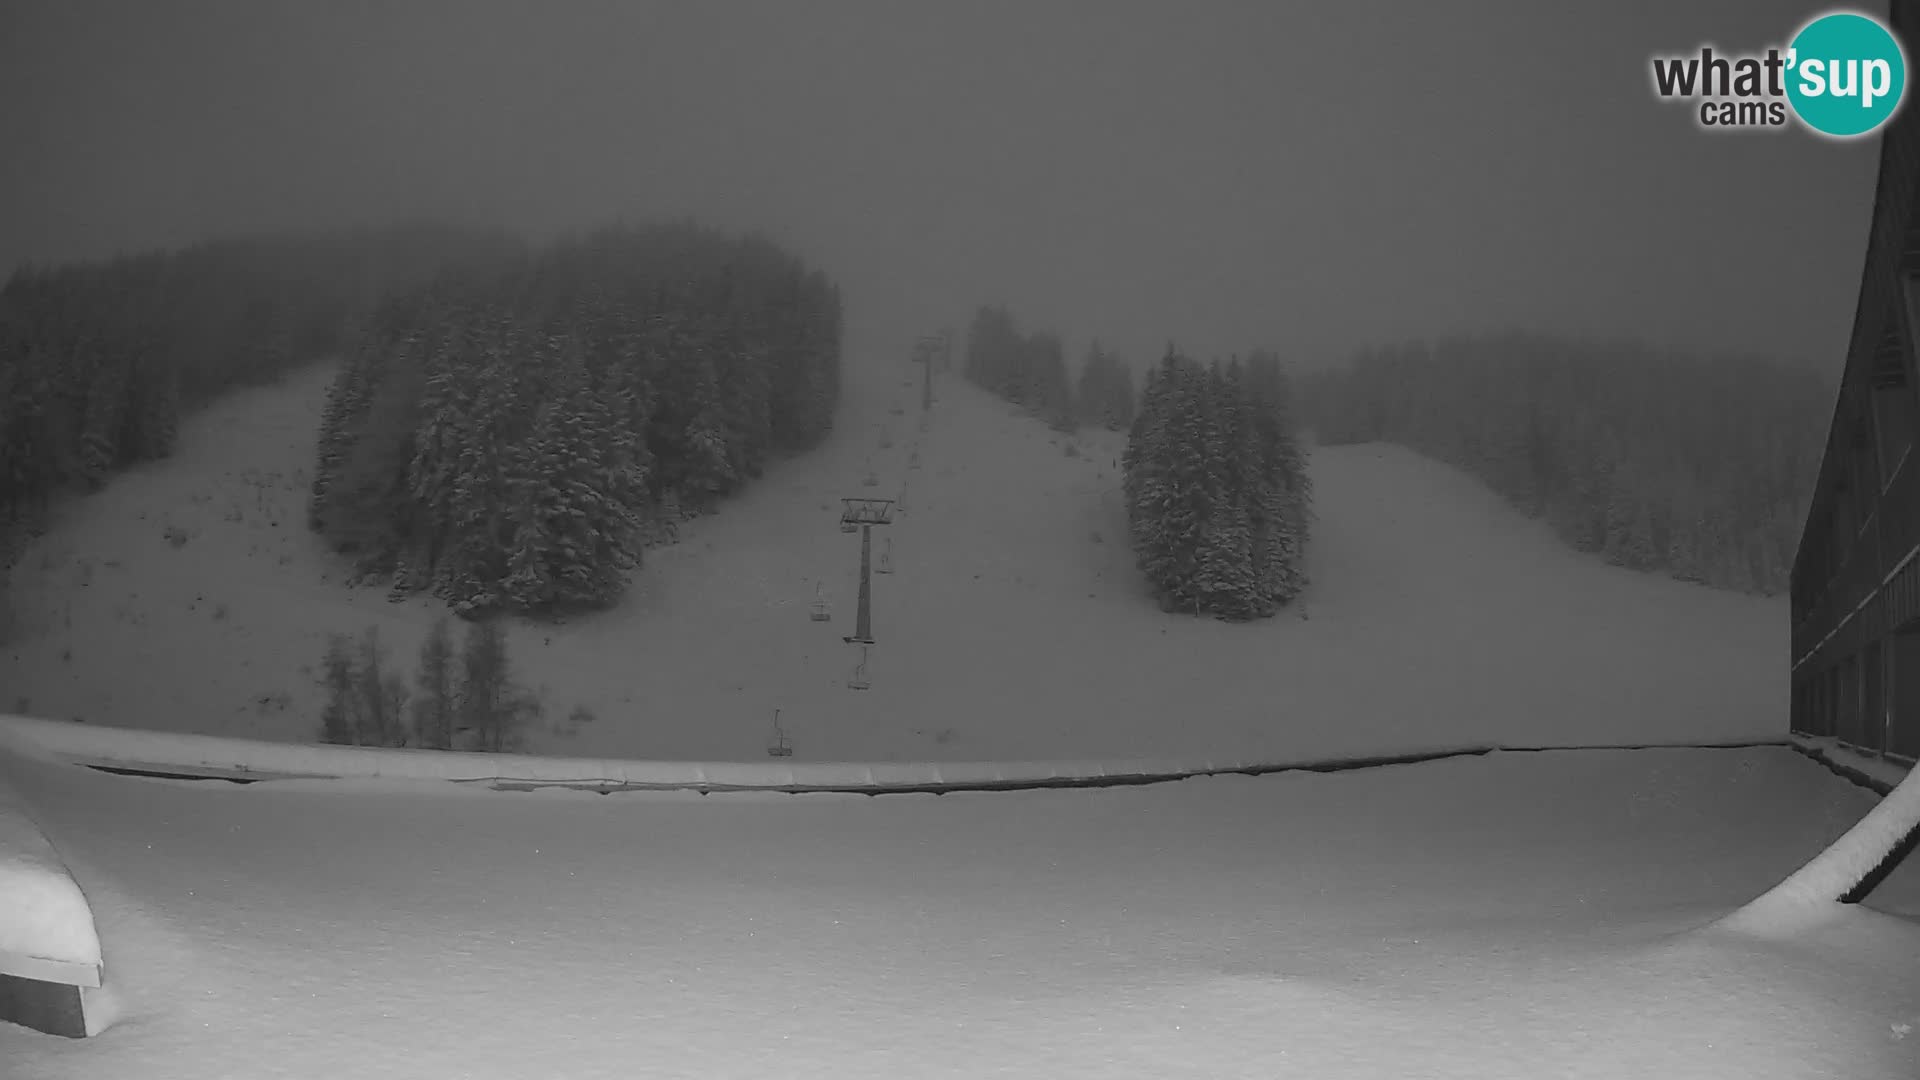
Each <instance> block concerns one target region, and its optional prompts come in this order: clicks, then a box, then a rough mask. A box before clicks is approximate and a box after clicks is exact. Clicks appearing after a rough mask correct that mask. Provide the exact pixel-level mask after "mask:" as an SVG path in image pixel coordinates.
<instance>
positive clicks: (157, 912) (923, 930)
mask: <svg viewBox="0 0 1920 1080" xmlns="http://www.w3.org/2000/svg"><path fill="white" fill-rule="evenodd" d="M0 774H3V775H4V776H5V777H6V778H8V779H10V780H11V781H12V782H13V783H14V784H15V786H16V787H17V789H18V790H19V791H21V792H22V793H23V794H24V796H25V798H26V800H27V802H28V804H29V805H31V806H32V808H33V809H34V811H35V814H36V816H37V817H38V818H39V819H40V821H41V823H42V825H43V826H44V827H45V829H46V830H47V832H48V834H49V835H50V836H51V837H52V839H53V841H54V843H55V844H56V845H57V847H58V848H59V849H60V852H61V854H62V856H63V857H64V859H65V861H66V863H67V865H68V866H69V867H70V868H71V869H72V871H73V873H74V874H75V876H76V878H77V879H78V881H79V882H80V884H81V886H82V888H83V889H84V890H85V891H86V894H87V897H88V899H89V900H90V901H91V904H92V907H93V915H94V919H95V920H96V922H97V924H98V926H99V930H100V937H101V940H102V942H103V945H104V954H105V967H106V973H107V987H106V992H105V994H104V995H103V996H102V998H101V1004H102V1009H103V1011H104V1012H105V1013H106V1014H107V1015H110V1016H111V1017H113V1018H115V1019H117V1020H118V1022H117V1023H116V1024H115V1025H114V1026H112V1027H111V1028H109V1029H108V1030H107V1031H105V1032H104V1033H103V1034H101V1035H98V1036H96V1037H95V1038H92V1039H88V1040H85V1041H80V1042H75V1041H71V1040H65V1039H59V1038H55V1037H52V1036H41V1035H38V1034H36V1033H33V1032H30V1031H27V1030H25V1029H22V1028H16V1027H9V1026H5V1025H0V1062H4V1063H5V1066H6V1075H8V1076H9V1077H19V1078H21V1080H67V1078H79V1077H97V1076H139V1077H142V1078H147V1080H173V1078H193V1080H207V1078H225V1077H234V1078H240V1077H246V1078H254V1077H269V1076H277V1077H297V1078H307V1077H312V1078H319V1077H334V1076H355V1077H365V1078H379V1077H405V1078H409V1080H412V1078H417V1077H429V1076H431V1077H455V1076H458V1077H465V1078H471V1080H490V1078H494V1077H502V1078H506V1077H511V1078H515V1080H519V1078H524V1077H527V1076H565V1077H568V1078H570V1080H586V1078H593V1077H621V1078H633V1077H693V1076H699V1077H766V1076H782V1077H815V1076H818V1077H826V1076H833V1077H839V1078H859V1077H882V1076H884V1077H908V1078H912V1077H956V1078H958V1077H977V1076H1007V1077H1035V1078H1046V1080H1061V1078H1070V1077H1080V1076H1085V1077H1102V1078H1125V1077H1141V1078H1149V1077H1151V1078H1173V1077H1206V1078H1209V1080H1213V1078H1220V1077H1248V1078H1254V1077H1258V1078H1263V1080H1264V1078H1267V1077H1289V1076H1302V1077H1315V1078H1321V1077H1325V1078H1347V1077H1369V1078H1371V1077H1395V1078H1398V1077H1408V1076H1419V1077H1431V1078H1436V1080H1444V1078H1451V1077H1461V1078H1469V1077H1470V1078H1475V1080H1502V1078H1508V1077H1512V1078H1525V1080H1536V1078H1538V1077H1543V1076H1554V1077H1594V1078H1600V1077H1606V1078H1617V1077H1622V1076H1687V1077H1722V1076H1724V1077H1742V1078H1755V1080H1767V1078H1788V1077H1792V1078H1806V1077H1821V1078H1830V1077H1838V1078H1846V1080H1853V1078H1861V1080H1880V1078H1885V1080H1895V1078H1902V1080H1904V1078H1909V1077H1912V1076H1914V1075H1920V923H1917V922H1916V921H1915V919H1916V917H1920V877H1917V876H1916V874H1915V873H1914V871H1913V870H1912V869H1906V870H1902V871H1900V872H1899V873H1897V874H1896V876H1895V877H1894V878H1892V879H1890V880H1889V882H1888V883H1887V885H1885V886H1883V888H1882V890H1881V892H1880V893H1879V894H1877V895H1876V897H1875V900H1874V903H1875V904H1876V905H1877V906H1878V907H1879V909H1880V910H1873V909H1867V908H1854V909H1847V910H1845V911H1843V912H1841V913H1839V915H1838V916H1837V917H1836V918H1833V919H1831V920H1828V921H1826V922H1824V923H1822V924H1821V925H1819V926H1817V927H1814V928H1812V929H1810V930H1808V931H1806V932H1804V933H1802V934H1800V935H1799V936H1798V937H1796V938H1794V939H1793V940H1790V941H1771V940H1766V939H1763V938H1754V937H1749V936H1743V935H1735V934H1729V933H1726V932H1722V931H1714V930H1701V929H1699V928H1702V927H1707V926H1708V925H1710V924H1711V923H1712V922H1713V921H1714V920H1716V919H1718V918H1720V917H1721V916H1723V915H1725V914H1726V913H1727V912H1729V911H1732V910H1734V909H1735V908H1737V907H1738V906H1739V905H1741V904H1742V903H1744V902H1745V901H1747V900H1749V899H1750V898H1752V897H1754V896H1756V895H1759V894H1761V893H1762V892H1764V891H1765V890H1766V889H1767V888H1768V887H1770V886H1771V885H1773V884H1774V883H1775V882H1777V881H1779V880H1780V879H1781V878H1783V877H1784V876H1786V875H1787V874H1788V873H1789V872H1791V871H1792V870H1793V869H1794V868H1795V867H1796V866H1798V865H1800V864H1801V863H1803V862H1805V861H1806V860H1807V859H1808V858H1810V857H1811V856H1812V855H1813V854H1815V853H1816V852H1818V851H1819V850H1820V849H1821V848H1822V847H1823V846H1824V845H1825V844H1827V843H1828V842H1829V841H1830V840H1831V839H1832V838H1833V837H1835V836H1837V835H1838V834H1839V833H1840V832H1842V831H1844V830H1845V829H1846V828H1847V827H1848V826H1849V825H1851V824H1852V823H1853V822H1854V821H1856V820H1857V819H1859V818H1860V817H1861V816H1862V815H1863V814H1864V813H1865V812H1866V811H1867V810H1868V808H1869V807H1870V806H1872V805H1873V803H1874V798H1873V796H1871V795H1869V794H1867V793H1865V792H1863V791H1861V790H1860V789H1858V788H1856V787H1854V786H1852V785H1850V784H1847V783H1846V782H1844V781H1842V780H1839V779H1838V778H1836V777H1834V776H1833V775H1832V774H1831V773H1829V772H1827V771H1826V770H1825V769H1823V768H1821V767H1820V766H1819V765H1817V764H1815V763H1813V762H1811V761H1808V760H1806V759H1805V758H1803V757H1801V756H1799V755H1797V754H1795V753H1793V752H1791V751H1789V750H1784V749H1778V748H1757V749H1748V750H1715V751H1708V750H1641V751H1569V752H1555V753H1546V754H1494V755H1491V756H1488V757H1484V758H1462V759H1454V760H1449V761H1443V762H1434V763H1429V764H1421V765H1409V766H1396V767H1389V768H1383V769H1378V770H1369V771H1364V772H1355V773H1344V774H1339V775H1329V776H1321V775H1312V774H1285V775H1278V776H1268V777H1257V778H1248V777H1223V778H1213V779H1203V780H1190V781H1183V782H1179V783H1173V784H1164V785H1155V786H1151V787H1143V788H1113V789H1098V790H1086V791H1036V792H1016V793H991V794H984V793H983V794H957V795H948V796H938V797H936V796H925V795H901V796H885V797H881V798H866V797H862V796H834V795H806V796H793V795H713V796H700V795H649V794H633V795H620V796H608V797H602V796H598V795H592V794H586V793H580V792H542V793H529V794H517V793H501V792H493V791H485V790H475V789H471V788H464V787H459V786H456V785H450V784H444V783H438V784H420V783H417V782H416V783H408V782H398V781H357V782H356V781H333V782H314V781H288V782H276V783H271V784H259V785H253V786H250V787H235V786H231V785H227V784H221V783H204V782H200V783H195V782H175V781H154V780H144V779H134V778H127V777H115V776H107V775H102V774H98V773H94V772H90V771H87V770H81V769H77V768H74V767H72V766H65V765H56V764H52V763H49V762H45V761H43V760H39V759H35V758H28V757H20V756H17V755H11V754H5V753H0ZM1903 916H1904V917H1903Z"/></svg>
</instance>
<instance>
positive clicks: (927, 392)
mask: <svg viewBox="0 0 1920 1080" xmlns="http://www.w3.org/2000/svg"><path fill="white" fill-rule="evenodd" d="M950 348H951V346H950V345H949V344H948V343H947V339H946V335H944V334H935V335H933V336H932V337H923V338H921V339H920V340H919V341H916V342H914V346H913V359H914V361H915V362H916V363H918V364H919V365H920V367H921V369H922V374H924V375H925V376H926V378H925V380H924V381H923V382H921V384H920V411H921V412H932V411H933V365H934V364H935V363H936V362H938V361H939V360H940V359H941V358H942V357H943V356H946V355H947V353H948V351H949V349H950Z"/></svg>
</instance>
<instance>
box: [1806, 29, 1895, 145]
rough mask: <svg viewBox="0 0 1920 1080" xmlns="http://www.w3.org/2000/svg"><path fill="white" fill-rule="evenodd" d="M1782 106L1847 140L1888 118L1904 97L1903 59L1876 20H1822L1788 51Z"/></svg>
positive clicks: (1812, 125) (1816, 127)
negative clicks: (1785, 84)
mask: <svg viewBox="0 0 1920 1080" xmlns="http://www.w3.org/2000/svg"><path fill="white" fill-rule="evenodd" d="M1787 65H1788V74H1787V101H1788V103H1789V104H1791V105H1792V106H1793V111H1794V113H1795V114H1796V115H1798V116H1799V117H1800V120H1801V122H1802V123H1804V124H1806V125H1807V126H1808V127H1810V128H1812V129H1813V130H1815V131H1817V132H1819V133H1820V134H1822V135H1827V136H1831V137H1833V138H1836V139H1852V138H1856V137H1858V136H1861V135H1866V134H1869V133H1871V132H1873V131H1875V130H1878V129H1879V127H1880V125H1882V124H1884V123H1886V122H1887V121H1888V120H1889V119H1892V117H1893V114H1894V112H1895V111H1896V110H1898V109H1899V108H1900V102H1901V100H1902V99H1904V98H1905V97H1906V92H1907V57H1906V54H1905V53H1904V52H1902V51H1901V48H1900V42H1899V41H1897V40H1895V38H1894V36H1893V34H1892V33H1890V32H1888V30H1887V28H1886V27H1884V26H1882V25H1880V22H1879V20H1877V19H1873V18H1869V17H1868V16H1865V15H1857V14H1855V13H1853V12H1850V11H1842V12H1835V13H1834V14H1831V15H1822V16H1820V17H1819V18H1817V19H1815V20H1813V21H1812V22H1810V23H1808V24H1807V25H1806V26H1804V27H1802V28H1801V30H1800V33H1798V34H1797V35H1795V36H1794V39H1793V41H1792V43H1791V44H1789V45H1788V47H1787Z"/></svg>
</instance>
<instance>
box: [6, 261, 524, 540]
mask: <svg viewBox="0 0 1920 1080" xmlns="http://www.w3.org/2000/svg"><path fill="white" fill-rule="evenodd" d="M516 246H517V245H516V243H515V242H514V241H512V240H511V239H509V238H507V237H505V236H503V235H500V234H495V233H489V232H478V231H471V230H465V229H460V228H455V227H451V226H441V225H433V224H413V225H406V226H401V227H396V228H392V229H385V230H378V231H364V232H355V233H341V234H327V235H311V236H283V237H254V238H243V239H234V240H223V241H219V242H215V243H207V244H200V245H197V246H194V247H191V248H187V249H185V250H182V251H178V252H155V253H149V254H144V255H137V256H129V257H124V258H116V259H110V260H106V261H101V262H90V263H77V264H73V265H67V266H58V267H42V266H31V265H29V266H23V267H20V268H18V269H16V270H15V271H14V272H13V273H12V274H11V275H9V277H8V278H7V280H6V283H5V285H4V286H0V519H4V520H5V521H7V522H12V523H19V522H22V521H23V520H28V519H31V518H33V517H34V516H36V515H37V514H38V513H40V512H43V511H44V510H45V508H46V506H47V503H48V501H49V500H50V499H51V498H53V497H54V496H56V495H58V494H60V493H61V492H64V491H70V490H91V489H95V488H98V487H99V486H101V485H102V484H104V483H106V481H107V479H108V478H109V477H111V476H112V475H113V473H114V472H116V471H117V470H119V469H122V468H125V467H126V466H128V465H131V464H134V463H136V462H140V461H149V460H153V459H155V458H160V457H164V456H165V455H166V454H168V453H169V452H170V451H171V449H172V446H173V439H174V434H175V431H176V430H177V428H178V424H179V420H180V418H181V417H182V416H183V415H185V414H186V413H188V412H191V411H192V410H194V409H197V408H198V407H200V406H202V405H204V404H206V403H207V402H209V401H211V400H213V399H214V398H216V397H218V396H220V395H221V394H223V393H225V392H227V391H228V390H231V389H234V388H236V387H240V386H244V385H248V384H255V383H261V382H267V381H271V380H272V379H273V378H275V377H276V376H278V375H280V374H281V373H283V372H285V371H287V370H289V369H291V368H294V367H298V366H300V365H302V364H305V363H308V362H310V361H312V360H313V359H314V358H316V357H318V356H322V355H326V354H328V353H331V352H333V351H335V350H337V349H339V348H340V346H341V344H342V342H343V341H344V340H345V339H346V338H347V337H348V335H349V334H350V333H351V331H352V328H353V327H354V326H355V325H356V324H357V323H358V322H359V321H360V319H362V318H363V317H364V316H365V315H366V314H367V313H368V312H369V311H370V310H371V309H372V307H373V305H374V304H375V303H377V302H378V299H379V298H380V297H382V296H384V295H387V294H389V293H391V292H392V291H394V290H396V289H401V288H408V287H412V286H414V285H417V284H419V283H421V282H424V281H426V280H428V279H430V278H431V277H432V276H434V275H435V274H437V273H439V272H440V271H441V270H443V269H445V268H446V267H448V266H450V265H458V264H460V263H462V262H465V261H469V260H472V259H477V258H497V257H499V256H500V255H501V253H503V252H512V251H514V250H515V248H516Z"/></svg>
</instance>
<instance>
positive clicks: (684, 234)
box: [309, 223, 841, 617]
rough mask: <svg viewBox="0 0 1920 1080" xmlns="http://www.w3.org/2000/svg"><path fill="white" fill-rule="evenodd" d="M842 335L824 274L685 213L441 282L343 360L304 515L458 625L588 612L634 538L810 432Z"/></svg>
mask: <svg viewBox="0 0 1920 1080" xmlns="http://www.w3.org/2000/svg"><path fill="white" fill-rule="evenodd" d="M840 341H841V307H840V296H839V291H838V289H837V288H836V287H835V286H834V285H833V284H832V283H831V282H830V281H829V280H828V279H827V278H826V277H825V275H823V274H821V273H820V272H819V271H817V270H813V269H811V268H809V267H807V266H806V265H805V264H803V263H802V262H801V261H800V260H799V259H797V258H795V257H794V256H792V255H790V254H788V253H786V252H784V251H782V250H781V249H779V248H777V247H776V246H774V245H773V244H772V243H770V242H769V241H767V240H765V239H763V238H759V237H753V236H749V237H739V238H737V237H732V236H728V235H726V234H723V233H720V232H717V231H714V230H709V229H705V228H702V227H699V226H697V225H693V224H687V223H682V224H670V225H649V226H621V227H616V228H610V229H604V230H600V231H598V232H595V233H593V234H590V235H588V236H585V237H581V238H575V239H570V240H567V241H563V242H560V243H557V244H555V245H553V246H551V247H549V248H546V249H544V250H541V251H538V252H533V253H530V254H528V255H527V256H525V257H523V258H521V259H518V260H515V261H513V262H512V263H511V264H510V265H505V266H497V267H487V268H485V269H484V272H470V273H464V274H458V275H446V276H443V277H442V278H441V279H440V280H438V281H436V282H435V283H434V284H433V285H432V286H431V287H428V288H425V289H420V290H417V291H415V292H412V293H410V294H407V295H404V296H401V297H396V298H394V299H392V300H391V301H389V302H388V303H387V304H385V305H383V306H382V308H381V309H380V310H379V311H378V312H377V313H376V314H375V317H374V318H373V319H372V320H371V321H370V322H369V324H368V326H367V328H366V332H365V334H364V335H363V337H362V340H361V341H360V343H359V346H358V347H357V348H356V349H355V350H354V351H353V352H352V354H351V355H350V356H349V357H348V359H347V361H346V362H345V363H344V364H343V365H342V367H341V369H340V372H339V374H338V376H337V378H336V379H335V381H334V383H333V385H332V387H331V388H330V390H329V393H328V398H327V403H326V409H325V413H324V415H323V419H322V423H321V430H320V435H319V439H318V446H317V450H316V465H315V470H314V483H313V491H312V498H311V500H310V508H309V509H310V512H309V523H310V525H311V526H312V528H314V529H315V530H316V531H317V532H319V533H320V534H321V535H322V536H323V537H324V538H326V539H327V541H328V542H329V543H331V544H332V545H333V546H334V547H335V548H336V549H338V550H340V551H342V552H347V553H350V554H353V555H354V556H355V557H356V560H357V564H358V570H359V573H360V574H361V576H362V578H363V579H364V580H387V581H390V582H391V583H392V585H393V587H394V589H395V590H396V592H399V593H408V592H414V591H426V592H430V593H431V594H433V595H435V596H438V597H440V598H442V599H444V600H446V601H448V602H449V603H450V604H451V605H452V606H453V609H454V610H455V611H456V612H458V613H460V614H462V615H465V616H473V617H481V616H485V615H488V614H492V613H497V612H509V611H510V612H519V613H551V612H560V611H567V610H578V609H587V608H594V607H602V606H605V605H607V604H610V603H612V602H613V601H614V600H616V599H617V598H618V597H619V595H620V593H621V591H622V589H623V588H624V584H625V580H626V573H627V571H629V570H631V569H632V568H633V567H634V566H636V565H638V563H639V560H640V558H641V552H642V549H643V548H644V546H645V545H646V542H647V540H648V538H649V537H650V536H654V535H659V534H660V533H661V532H662V531H663V530H671V528H672V527H673V525H674V524H675V523H676V522H677V521H678V520H679V519H680V517H681V516H682V515H683V514H685V513H697V512H699V511H701V510H703V509H705V508H707V507H709V506H711V505H712V503H713V502H714V501H715V500H716V499H718V498H720V497H721V496H724V495H726V494H727V493H729V492H731V491H733V490H735V489H737V488H738V487H739V486H740V485H742V484H744V483H746V482H747V481H749V480H750V479H752V478H753V477H756V476H758V475H759V474H760V472H761V470H762V468H763V467H764V465H765V463H766V462H767V460H768V459H769V457H770V456H771V455H773V454H775V453H780V452H788V451H797V450H804V449H808V448H810V447H812V446H814V445H816V444H817V443H818V442H819V441H820V440H821V439H822V438H824V436H825V435H826V434H827V432H828V431H829V430H830V428H831V426H832V423H833V416H834V410H835V408H836V407H837V404H838V400H839V391H840Z"/></svg>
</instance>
